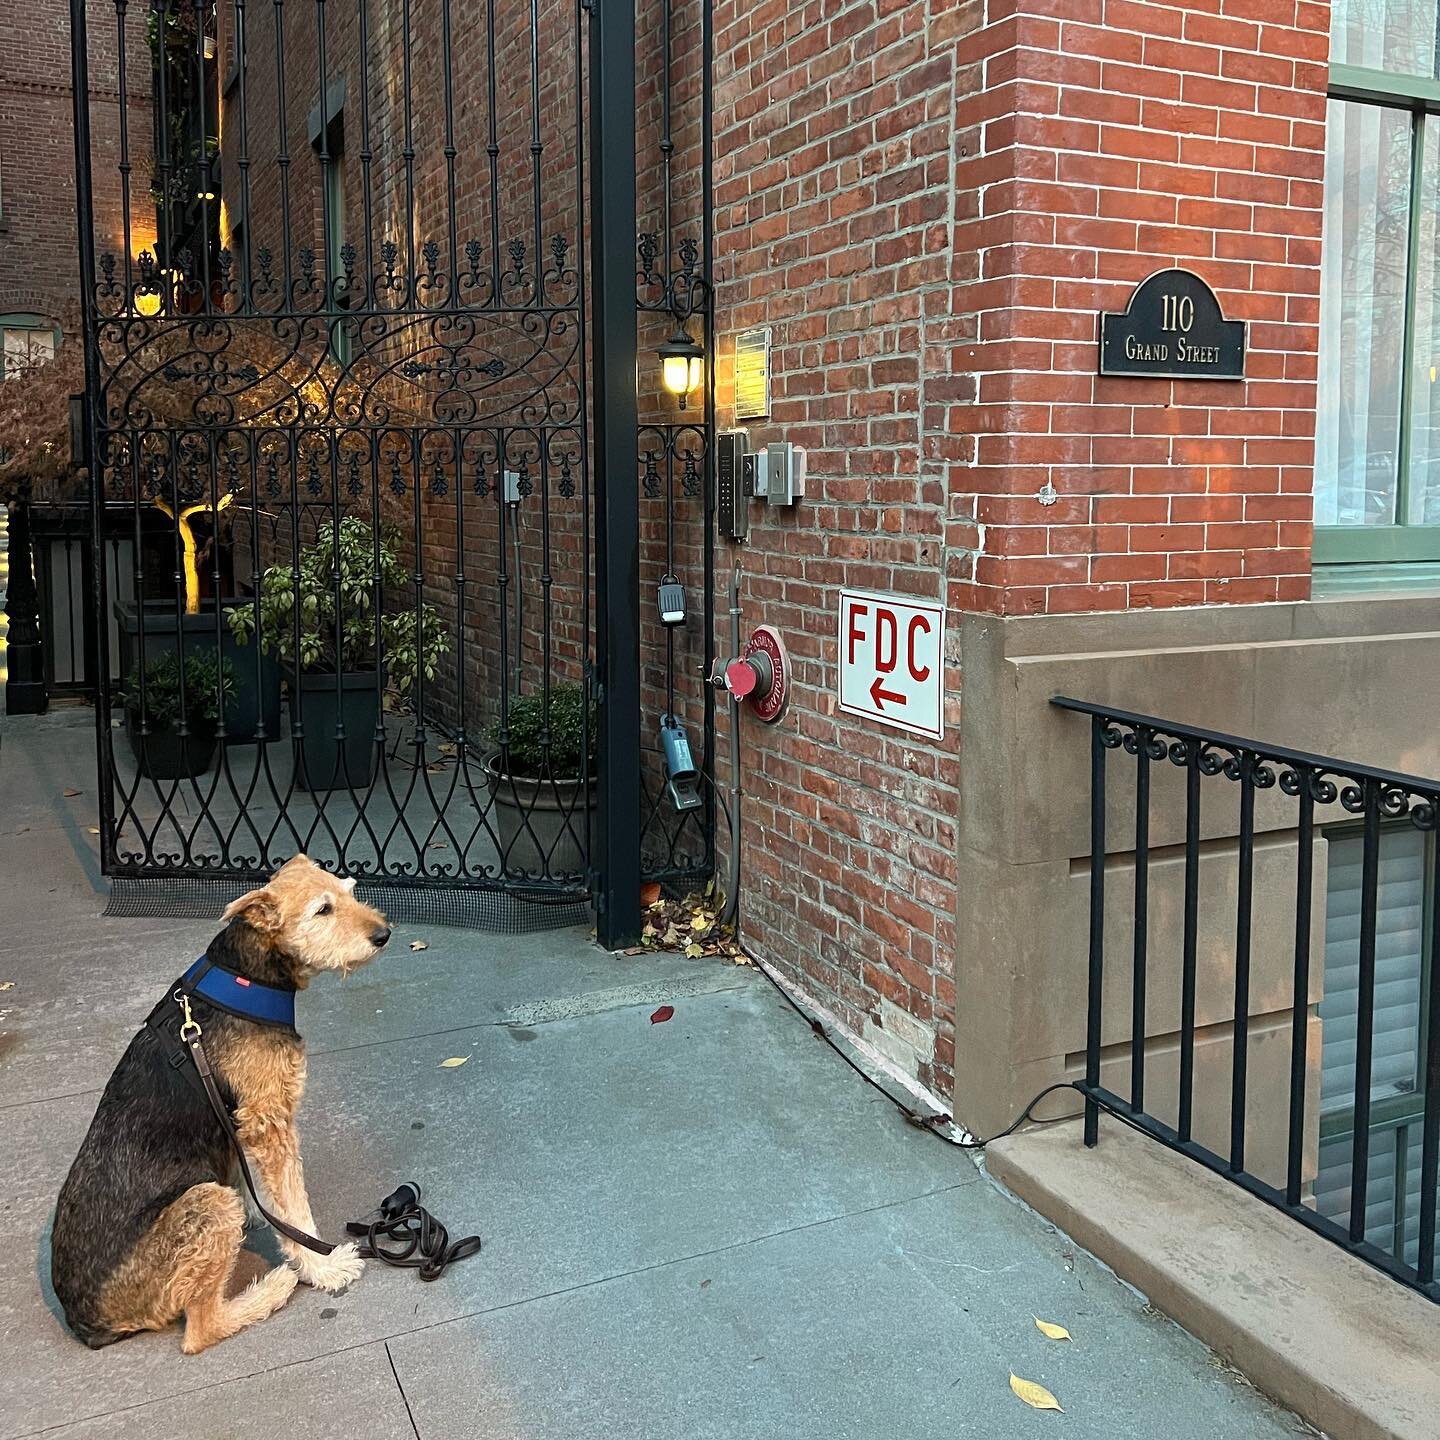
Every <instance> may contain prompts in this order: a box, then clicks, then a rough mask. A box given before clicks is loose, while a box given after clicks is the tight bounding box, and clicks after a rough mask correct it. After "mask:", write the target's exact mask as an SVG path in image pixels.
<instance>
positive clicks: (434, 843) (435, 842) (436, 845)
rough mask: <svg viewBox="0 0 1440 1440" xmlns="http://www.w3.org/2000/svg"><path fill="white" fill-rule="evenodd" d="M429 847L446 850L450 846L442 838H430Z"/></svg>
mask: <svg viewBox="0 0 1440 1440" xmlns="http://www.w3.org/2000/svg"><path fill="white" fill-rule="evenodd" d="M430 848H431V849H432V850H448V849H449V848H450V847H449V846H448V845H447V844H446V843H445V842H444V841H443V840H432V841H431V842H430Z"/></svg>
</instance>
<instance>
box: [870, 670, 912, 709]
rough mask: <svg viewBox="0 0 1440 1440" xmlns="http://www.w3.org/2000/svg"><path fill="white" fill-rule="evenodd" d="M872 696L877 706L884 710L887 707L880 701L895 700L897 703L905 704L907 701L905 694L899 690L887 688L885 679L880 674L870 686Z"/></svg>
mask: <svg viewBox="0 0 1440 1440" xmlns="http://www.w3.org/2000/svg"><path fill="white" fill-rule="evenodd" d="M870 698H871V699H872V700H873V701H874V702H875V708H876V709H877V710H883V709H884V708H885V707H884V705H882V704H881V703H880V702H881V701H882V700H893V701H894V702H895V703H896V704H897V705H903V704H904V703H905V697H904V695H902V694H901V693H900V692H899V691H898V690H887V689H886V688H885V682H884V680H883V679H882V678H881V677H880V676H879V675H877V676H876V677H875V680H874V683H873V684H872V685H871V686H870Z"/></svg>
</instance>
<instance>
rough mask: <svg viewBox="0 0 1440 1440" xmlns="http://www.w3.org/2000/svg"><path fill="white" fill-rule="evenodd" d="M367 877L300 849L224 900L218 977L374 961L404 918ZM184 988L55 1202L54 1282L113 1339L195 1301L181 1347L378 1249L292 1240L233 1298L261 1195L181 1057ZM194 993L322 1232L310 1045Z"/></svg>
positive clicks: (269, 1194)
mask: <svg viewBox="0 0 1440 1440" xmlns="http://www.w3.org/2000/svg"><path fill="white" fill-rule="evenodd" d="M354 885H355V882H354V881H353V880H340V879H337V878H336V877H335V876H333V875H330V874H328V873H327V872H326V871H324V870H322V869H321V868H320V867H319V866H318V865H316V864H314V863H313V862H312V861H310V860H309V859H307V858H306V857H305V856H304V855H297V856H295V858H294V859H293V860H290V861H288V862H287V863H286V864H285V865H284V866H282V867H281V869H280V870H279V871H277V872H276V874H275V875H274V877H273V878H272V879H271V880H270V882H269V884H267V885H266V886H265V887H264V888H263V889H260V890H252V891H251V892H250V893H249V894H248V895H243V896H241V898H240V899H239V900H236V901H235V903H234V904H233V905H231V906H230V907H229V908H228V909H227V910H226V911H225V916H224V918H225V920H226V921H227V922H228V923H227V924H226V926H225V928H224V929H223V930H221V932H220V933H219V934H218V935H217V936H216V937H215V939H214V940H213V941H211V943H210V947H209V950H208V951H207V952H206V953H207V957H208V959H209V961H210V963H211V965H212V966H214V967H217V969H216V971H215V974H216V976H217V978H220V979H222V980H223V981H224V983H226V984H229V985H232V986H238V987H246V989H247V990H250V989H253V990H254V992H255V993H256V994H257V995H261V994H268V995H279V996H280V997H281V999H282V1001H283V1000H285V999H286V995H287V992H293V991H295V990H302V989H304V988H305V986H306V985H308V984H309V982H310V980H311V979H312V978H313V977H314V976H315V975H317V974H319V973H320V971H322V970H338V971H340V972H341V973H342V974H343V973H347V972H349V971H350V970H353V969H355V968H356V966H359V965H363V964H365V963H366V962H367V961H370V960H373V959H374V958H375V956H376V955H377V954H378V953H379V952H380V950H381V948H382V947H383V946H384V945H385V943H386V941H388V940H389V938H390V928H389V926H388V925H387V923H386V921H385V917H384V916H383V915H382V914H380V912H379V911H378V910H372V909H371V908H370V907H369V906H368V905H362V904H361V903H360V902H359V901H358V900H357V899H356V898H355V896H354V895H353V894H352V893H351V892H352V891H353V889H354ZM175 988H176V987H174V986H172V987H171V988H170V990H169V991H167V992H166V995H165V998H164V1000H163V1001H162V1002H161V1003H160V1004H159V1005H157V1006H156V1008H155V1012H154V1013H153V1014H152V1016H151V1020H150V1021H148V1022H147V1023H146V1026H145V1027H144V1028H143V1029H142V1030H141V1031H140V1033H139V1034H138V1035H136V1036H135V1038H134V1039H133V1040H132V1041H131V1042H130V1046H129V1049H127V1050H126V1051H125V1054H124V1057H123V1058H122V1059H121V1061H120V1064H119V1065H118V1066H117V1067H116V1069H115V1073H114V1074H113V1075H112V1076H111V1077H110V1083H109V1084H108V1085H107V1086H106V1087H105V1094H104V1095H103V1096H102V1097H101V1100H100V1107H99V1109H98V1110H97V1111H96V1112H95V1119H94V1120H93V1121H92V1122H91V1125H90V1130H89V1133H88V1134H87V1135H86V1136H85V1140H84V1142H83V1143H82V1144H81V1146H80V1153H79V1154H78V1155H77V1156H76V1157H75V1163H74V1164H73V1165H72V1166H71V1167H70V1174H69V1175H68V1176H67V1178H66V1180H65V1185H64V1187H63V1188H62V1189H61V1191H60V1199H59V1202H58V1203H57V1205H56V1210H55V1225H54V1231H53V1237H52V1241H51V1272H50V1273H51V1278H52V1280H53V1282H54V1285H55V1294H56V1296H57V1297H58V1299H59V1301H60V1303H61V1305H62V1306H64V1309H65V1318H66V1319H67V1320H68V1321H69V1323H70V1328H71V1329H72V1330H74V1332H75V1333H76V1334H77V1335H78V1336H79V1337H80V1338H81V1339H82V1340H84V1341H85V1343H86V1344H87V1345H89V1346H91V1347H92V1348H96V1349H98V1348H99V1347H100V1346H102V1345H109V1344H111V1343H112V1342H113V1341H115V1340H119V1339H122V1338H124V1337H125V1336H127V1335H133V1334H135V1333H137V1332H138V1331H141V1330H162V1329H164V1328H165V1327H166V1326H167V1325H170V1324H171V1323H172V1322H174V1321H175V1320H178V1319H179V1318H180V1317H181V1316H182V1315H183V1316H184V1317H185V1334H184V1338H183V1341H182V1344H181V1349H182V1350H184V1351H185V1352H186V1353H187V1354H191V1355H193V1354H195V1353H197V1352H198V1351H201V1350H204V1349H205V1348H206V1347H207V1346H210V1345H213V1344H214V1343H215V1342H216V1341H217V1340H223V1339H225V1338H226V1337H227V1336H229V1335H234V1334H235V1333H236V1332H237V1331H239V1330H243V1329H244V1328H245V1327H246V1326H247V1325H253V1324H254V1323H255V1322H256V1321H257V1320H263V1319H264V1318H265V1317H266V1316H267V1315H269V1314H270V1313H271V1312H272V1311H274V1310H277V1309H278V1308H279V1307H280V1306H281V1305H283V1304H284V1303H285V1301H286V1300H287V1299H289V1297H290V1294H291V1292H292V1291H293V1290H294V1289H295V1285H296V1282H297V1280H304V1281H305V1282H306V1283H307V1284H310V1285H316V1286H319V1287H320V1288H321V1289H322V1290H342V1289H344V1288H345V1286H347V1285H349V1284H350V1283H351V1282H352V1281H353V1280H356V1279H358V1278H359V1275H360V1271H361V1268H362V1266H363V1263H364V1262H363V1261H362V1260H361V1258H360V1256H359V1255H357V1254H356V1248H355V1246H354V1245H342V1246H340V1247H338V1248H337V1249H336V1250H335V1251H333V1253H331V1254H329V1255H320V1254H317V1253H315V1252H313V1251H310V1250H306V1249H304V1248H302V1247H301V1246H298V1245H295V1244H294V1243H292V1242H291V1241H289V1240H283V1239H282V1241H281V1246H282V1248H283V1250H284V1252H285V1254H286V1256H287V1257H288V1258H289V1260H290V1262H291V1265H293V1266H294V1269H291V1268H290V1265H279V1266H277V1267H276V1268H275V1269H273V1270H271V1271H270V1272H269V1273H268V1274H266V1275H263V1276H262V1277H261V1278H260V1279H258V1280H256V1281H255V1282H254V1283H253V1284H251V1285H250V1286H249V1287H248V1288H247V1289H245V1290H243V1291H242V1292H241V1293H240V1294H239V1295H236V1296H234V1297H233V1298H232V1297H228V1296H227V1294H226V1291H227V1287H228V1285H229V1282H230V1278H231V1273H232V1271H233V1270H234V1268H235V1262H236V1259H237V1257H238V1255H239V1253H240V1247H241V1242H242V1239H243V1231H244V1227H245V1204H244V1201H243V1200H242V1198H241V1196H240V1194H239V1192H238V1191H237V1189H236V1182H237V1180H238V1176H239V1172H238V1167H237V1165H236V1161H235V1158H234V1152H233V1150H232V1149H231V1146H230V1143H229V1140H228V1139H227V1137H226V1134H225V1131H224V1129H223V1128H222V1127H221V1124H220V1122H219V1121H218V1120H217V1119H216V1117H215V1115H214V1113H213V1112H212V1111H211V1109H210V1106H209V1104H208V1103H207V1102H206V1098H205V1094H204V1091H203V1090H202V1089H201V1088H200V1087H199V1086H198V1085H195V1084H193V1083H192V1080H193V1078H194V1077H193V1076H190V1075H187V1074H185V1073H183V1067H180V1066H177V1064H174V1063H171V1062H172V1056H173V1055H174V1054H175V1049H174V1046H173V1045H172V1046H170V1047H169V1048H168V1049H167V1042H166V1039H165V1038H164V1036H163V1035H157V1033H156V1030H155V1028H154V1027H155V1025H156V1024H157V1023H158V1024H160V1025H163V1026H171V1027H173V1028H174V1029H175V1030H176V1031H177V1032H178V1029H179V1024H180V1020H181V1019H182V1018H183V1017H182V1016H181V1013H180V1007H179V1005H178V1004H177V1003H176V1000H175V999H174V993H175ZM235 993H236V994H239V993H240V992H238V991H237V992H235ZM190 998H191V1005H192V1009H193V1013H194V1018H195V1020H196V1022H197V1023H198V1024H199V1025H200V1026H201V1027H202V1031H203V1035H204V1040H203V1044H204V1049H205V1053H206V1055H207V1057H208V1059H209V1062H210V1066H211V1068H212V1070H213V1072H214V1075H215V1078H216V1081H217V1082H218V1084H219V1088H220V1093H221V1095H222V1096H223V1097H224V1099H225V1101H226V1103H227V1104H228V1105H229V1107H230V1110H231V1114H232V1116H233V1124H234V1128H235V1131H236V1133H237V1135H238V1136H239V1139H240V1142H241V1144H242V1145H243V1147H244V1150H245V1154H246V1157H247V1159H248V1162H249V1165H250V1169H251V1171H252V1173H253V1174H254V1175H255V1177H256V1180H257V1182H258V1183H259V1185H260V1186H261V1188H262V1191H263V1194H264V1197H265V1201H266V1204H267V1205H268V1207H269V1208H270V1209H271V1210H272V1211H273V1212H274V1213H275V1214H276V1215H277V1216H278V1217H279V1218H280V1219H281V1220H284V1221H286V1222H288V1223H289V1224H290V1225H291V1226H294V1227H296V1228H298V1229H300V1230H303V1231H305V1232H306V1233H307V1234H311V1235H313V1234H314V1233H315V1225H314V1221H313V1219H312V1217H311V1214H310V1201H309V1199H308V1198H307V1197H306V1194H305V1176H304V1172H303V1170H302V1168H301V1164H300V1137H299V1135H298V1134H297V1133H296V1129H295V1112H296V1110H297V1108H298V1107H299V1104H300V1097H301V1095H302V1093H303V1092H304V1089H305V1045H304V1042H303V1041H302V1040H301V1039H300V1036H299V1035H298V1034H297V1033H296V1032H295V1030H294V1028H293V1026H292V1025H291V1024H286V1023H280V1024H276V1023H260V1022H257V1021H255V1020H252V1019H247V1018H243V1016H242V1014H241V1013H240V1012H239V1011H238V1010H231V1009H226V1008H222V1007H221V1005H220V1004H212V1003H210V1002H208V1001H207V1000H206V999H205V998H204V996H203V995H202V994H201V993H200V992H199V991H196V992H195V993H194V994H192V995H191V997H190ZM242 1008H243V1007H242ZM282 1009H283V1007H282ZM189 1063H190V1062H189V1060H188V1057H187V1059H186V1064H187V1065H188V1064H189Z"/></svg>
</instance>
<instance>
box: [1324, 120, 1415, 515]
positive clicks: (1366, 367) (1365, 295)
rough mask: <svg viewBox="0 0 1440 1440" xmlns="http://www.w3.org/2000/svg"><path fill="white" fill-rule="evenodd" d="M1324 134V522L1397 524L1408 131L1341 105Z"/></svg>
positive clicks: (1407, 126) (1401, 123)
mask: <svg viewBox="0 0 1440 1440" xmlns="http://www.w3.org/2000/svg"><path fill="white" fill-rule="evenodd" d="M1327 130H1328V134H1327V138H1326V156H1325V242H1324V250H1323V256H1322V262H1321V299H1320V385H1319V397H1318V410H1317V414H1316V417H1315V523H1316V524H1317V525H1392V524H1394V523H1395V518H1396V517H1395V476H1396V468H1397V452H1398V449H1399V439H1400V385H1401V373H1402V369H1403V366H1404V360H1403V358H1402V352H1403V348H1404V336H1405V258H1406V254H1407V251H1408V248H1409V238H1410V215H1409V202H1410V145H1411V121H1410V116H1409V115H1408V114H1407V113H1406V112H1404V111H1401V110H1385V109H1381V108H1380V107H1379V106H1376V105H1355V104H1350V103H1347V102H1345V101H1342V100H1332V101H1331V102H1330V106H1329V118H1328V125H1327ZM1426 373H1427V376H1428V373H1429V372H1428V370H1427V372H1426Z"/></svg>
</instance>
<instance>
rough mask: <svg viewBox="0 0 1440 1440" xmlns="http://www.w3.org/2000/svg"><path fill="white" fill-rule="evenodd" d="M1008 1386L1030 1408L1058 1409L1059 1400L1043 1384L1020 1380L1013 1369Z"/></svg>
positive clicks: (1062, 1411)
mask: <svg viewBox="0 0 1440 1440" xmlns="http://www.w3.org/2000/svg"><path fill="white" fill-rule="evenodd" d="M1010 1388H1011V1389H1012V1390H1013V1391H1014V1392H1015V1393H1016V1395H1018V1396H1019V1397H1020V1399H1021V1400H1023V1401H1024V1402H1025V1403H1026V1404H1027V1405H1028V1406H1029V1407H1030V1408H1031V1409H1032V1410H1059V1411H1060V1413H1061V1414H1062V1415H1063V1414H1064V1413H1065V1412H1064V1410H1061V1409H1060V1402H1059V1401H1058V1400H1057V1399H1056V1398H1055V1397H1054V1396H1053V1395H1052V1394H1051V1393H1050V1392H1049V1391H1048V1390H1047V1389H1046V1388H1045V1387H1044V1386H1043V1385H1037V1384H1036V1383H1035V1382H1034V1381H1033V1380H1022V1379H1021V1378H1020V1377H1019V1376H1018V1375H1017V1374H1016V1373H1015V1372H1014V1371H1013V1370H1012V1371H1011V1372H1010Z"/></svg>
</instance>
